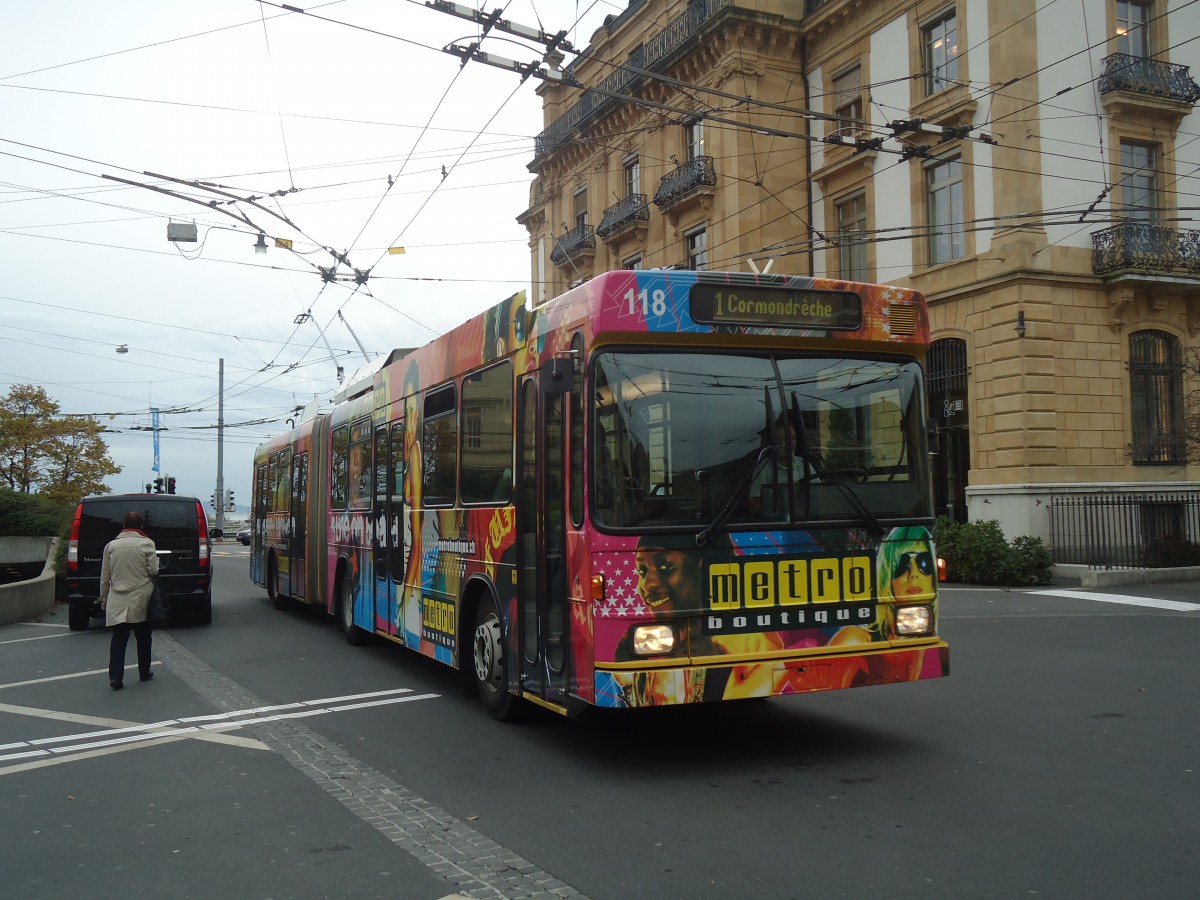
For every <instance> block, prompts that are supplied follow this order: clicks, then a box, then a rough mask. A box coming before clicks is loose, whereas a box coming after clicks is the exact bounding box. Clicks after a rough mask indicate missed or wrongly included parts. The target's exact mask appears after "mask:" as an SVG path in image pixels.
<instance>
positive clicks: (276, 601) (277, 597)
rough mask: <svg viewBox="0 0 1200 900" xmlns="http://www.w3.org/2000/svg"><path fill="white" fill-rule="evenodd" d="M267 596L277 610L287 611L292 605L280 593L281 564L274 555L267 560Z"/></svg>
mask: <svg viewBox="0 0 1200 900" xmlns="http://www.w3.org/2000/svg"><path fill="white" fill-rule="evenodd" d="M267 596H268V597H270V598H271V605H272V606H274V607H275V608H276V609H287V608H288V606H289V605H290V604H289V603H288V598H287V597H286V596H284V595H283V594H281V593H279V562H278V561H277V560H276V559H275V554H274V553H272V554H271V555H270V556H269V557H268V558H267Z"/></svg>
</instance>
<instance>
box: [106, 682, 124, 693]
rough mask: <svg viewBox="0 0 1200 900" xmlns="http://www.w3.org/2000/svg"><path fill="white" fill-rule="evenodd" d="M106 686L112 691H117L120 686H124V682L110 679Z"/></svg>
mask: <svg viewBox="0 0 1200 900" xmlns="http://www.w3.org/2000/svg"><path fill="white" fill-rule="evenodd" d="M108 686H109V687H110V688H112V689H113V690H114V691H119V690H120V689H121V688H123V687H125V683H124V682H122V681H110V682H109V683H108Z"/></svg>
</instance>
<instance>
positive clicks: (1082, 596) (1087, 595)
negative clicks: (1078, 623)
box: [1029, 590, 1200, 612]
mask: <svg viewBox="0 0 1200 900" xmlns="http://www.w3.org/2000/svg"><path fill="white" fill-rule="evenodd" d="M1029 593H1031V594H1038V595H1039V596H1043V597H1070V598H1072V599H1075V600H1096V601H1099V602H1100V603H1121V604H1124V605H1125V606H1146V607H1150V608H1151V609H1168V610H1171V611H1172V612H1200V603H1184V602H1182V601H1181V600H1157V599H1155V598H1153V597H1134V596H1132V595H1130V594H1098V593H1096V592H1095V591H1072V590H1053V591H1030V592H1029Z"/></svg>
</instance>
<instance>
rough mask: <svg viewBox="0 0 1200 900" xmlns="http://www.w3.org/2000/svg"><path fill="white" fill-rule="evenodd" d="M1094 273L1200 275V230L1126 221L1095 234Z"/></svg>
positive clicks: (1093, 236) (1093, 247)
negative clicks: (1182, 229)
mask: <svg viewBox="0 0 1200 900" xmlns="http://www.w3.org/2000/svg"><path fill="white" fill-rule="evenodd" d="M1092 272H1093V273H1095V274H1096V275H1111V274H1113V273H1114V272H1165V273H1173V274H1177V275H1198V276H1200V231H1177V230H1176V229H1174V228H1167V227H1165V226H1162V225H1155V224H1154V223H1153V222H1125V223H1123V224H1121V225H1114V226H1113V227H1112V228H1105V229H1104V230H1103V231H1096V232H1093V233H1092Z"/></svg>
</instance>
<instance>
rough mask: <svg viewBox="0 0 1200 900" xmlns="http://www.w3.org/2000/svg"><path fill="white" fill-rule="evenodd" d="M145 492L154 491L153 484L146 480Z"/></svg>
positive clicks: (151, 492) (150, 492)
mask: <svg viewBox="0 0 1200 900" xmlns="http://www.w3.org/2000/svg"><path fill="white" fill-rule="evenodd" d="M146 493H147V494H153V493H154V485H152V484H151V483H150V482H148V481H147V482H146Z"/></svg>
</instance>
